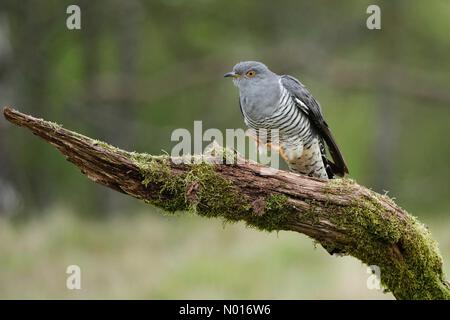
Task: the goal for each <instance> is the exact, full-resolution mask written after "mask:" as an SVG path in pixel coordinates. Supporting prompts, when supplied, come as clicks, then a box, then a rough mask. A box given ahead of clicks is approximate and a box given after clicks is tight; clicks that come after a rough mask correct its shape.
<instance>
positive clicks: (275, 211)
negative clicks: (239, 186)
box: [130, 154, 293, 231]
mask: <svg viewBox="0 0 450 320" xmlns="http://www.w3.org/2000/svg"><path fill="white" fill-rule="evenodd" d="M130 158H131V159H132V160H133V162H134V163H135V164H136V166H137V167H138V168H139V170H140V173H141V175H142V177H143V179H142V184H143V185H145V186H146V187H151V186H153V187H154V188H155V191H156V192H157V194H156V195H154V196H153V197H152V199H150V200H148V202H149V203H151V204H153V205H156V206H158V207H161V208H163V209H164V210H166V211H169V212H175V211H190V212H193V213H195V214H198V215H200V216H203V217H207V218H215V217H221V218H222V219H224V221H225V222H236V221H241V220H243V221H245V222H246V223H247V225H248V226H251V227H255V228H257V229H260V230H266V231H272V230H279V229H280V228H281V226H282V223H283V221H284V220H285V219H287V217H288V216H289V215H290V214H291V212H292V211H293V210H292V209H289V206H288V205H287V198H286V197H285V196H282V195H271V196H268V197H267V198H266V199H264V201H265V209H264V211H263V212H262V213H260V214H257V213H255V212H254V210H253V207H252V206H251V205H250V204H249V202H250V201H249V200H248V198H247V197H246V196H245V195H242V194H240V193H239V192H238V191H237V190H236V189H235V188H234V187H233V186H232V185H231V183H230V182H229V181H228V180H226V179H224V178H223V177H221V176H220V175H219V174H217V173H216V171H215V170H214V165H211V164H208V163H204V162H202V163H193V164H189V170H188V171H186V172H185V173H182V174H178V175H176V174H174V173H173V171H172V169H171V166H170V158H169V157H166V156H162V157H161V156H160V157H153V156H150V155H145V154H130Z"/></svg>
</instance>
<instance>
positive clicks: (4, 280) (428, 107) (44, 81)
mask: <svg viewBox="0 0 450 320" xmlns="http://www.w3.org/2000/svg"><path fill="white" fill-rule="evenodd" d="M69 4H78V5H79V6H80V7H81V12H82V29H81V30H74V31H70V30H68V29H67V28H66V17H67V14H66V8H67V6H68V5H69ZM369 4H378V5H379V6H380V7H381V12H382V30H374V31H371V30H368V29H367V28H366V25H365V24H366V18H367V17H368V15H367V14H366V8H367V6H368V5H369ZM449 30H450V4H449V2H448V1H447V0H431V1H406V0H397V1H392V0H385V1H379V0H377V1H359V0H358V1H357V0H352V1H351V0H347V1H339V2H338V1H333V2H332V1H298V0H287V1H264V0H259V1H237V0H227V1H213V0H164V1H163V0H152V1H143V0H128V1H119V0H109V1H106V0H97V1H88V0H83V1H67V0H64V1H60V0H45V1H35V0H24V1H15V0H2V1H1V3H0V105H1V106H4V105H12V106H14V107H17V108H18V109H20V110H21V111H23V112H28V113H31V114H33V115H36V116H38V117H43V118H46V119H49V120H53V121H56V122H58V123H62V124H64V126H65V127H67V128H70V129H73V130H76V131H78V132H81V133H84V134H87V135H90V136H92V137H95V138H98V139H103V140H105V141H108V142H110V143H111V144H114V145H117V146H119V147H121V148H124V149H129V150H137V151H145V152H149V153H160V152H161V150H167V151H170V150H171V148H172V147H173V145H174V143H172V142H171V141H170V135H171V132H172V131H173V130H174V129H176V128H187V129H192V128H193V121H194V120H202V121H203V128H204V129H206V128H219V129H225V128H243V127H244V123H243V120H242V117H241V114H240V111H239V107H238V103H237V90H236V88H234V87H233V86H232V84H231V83H230V81H228V80H227V79H223V78H222V75H223V73H225V72H227V71H229V70H230V69H231V68H232V66H233V65H234V64H235V63H236V62H238V61H242V60H260V61H263V62H264V63H266V64H267V65H268V66H269V67H270V68H271V69H272V70H274V71H275V72H277V73H287V74H291V75H293V76H295V77H298V78H299V79H300V80H301V81H302V82H303V83H304V84H305V85H306V86H307V87H308V88H309V89H310V91H311V92H312V93H313V95H314V96H315V97H316V99H317V100H318V101H319V102H320V103H321V105H322V107H323V110H324V113H325V116H326V119H327V122H328V123H329V125H330V126H331V128H332V130H333V132H334V135H335V137H336V139H337V141H338V143H339V145H340V147H341V148H342V150H343V153H344V155H345V157H346V159H347V162H348V164H349V168H350V172H351V177H352V178H354V179H356V180H357V181H358V182H359V183H361V184H364V185H366V186H369V187H372V188H374V189H376V190H378V191H383V190H387V191H389V195H390V196H392V197H395V198H396V199H397V200H396V201H397V202H398V203H399V204H400V205H402V206H403V207H405V209H407V210H408V211H409V212H411V213H413V214H415V215H417V216H419V217H420V219H421V220H423V221H424V222H425V223H430V225H433V226H436V227H433V228H432V231H433V232H434V230H435V229H436V230H437V231H438V232H437V233H436V235H437V240H438V241H439V242H440V244H441V249H442V251H443V254H444V258H446V260H447V261H448V259H450V256H449V250H450V249H449V238H448V232H446V231H445V230H446V229H448V222H447V223H442V222H441V221H440V220H442V219H446V221H448V218H447V217H448V215H446V214H448V213H449V210H450V196H449V195H450V194H449V178H450V169H449V165H448V159H449V158H450V144H449V143H448V137H449V133H450V129H449V123H450V90H449V87H450V86H449V85H450V58H449V57H450V36H449ZM55 207H56V208H62V209H50V208H55ZM144 210H145V211H146V212H149V211H150V212H154V211H155V210H154V209H151V208H149V207H148V206H145V205H144V204H141V203H139V202H137V201H136V200H133V199H129V198H128V197H126V196H124V195H121V194H118V193H116V192H114V191H110V190H106V189H105V188H103V187H101V186H98V185H95V184H94V183H91V182H88V181H87V179H86V178H85V177H83V176H82V175H81V174H80V173H79V171H78V170H76V169H75V168H74V167H72V165H71V164H69V163H67V162H66V161H64V160H63V158H62V157H61V155H60V154H59V153H58V152H57V151H56V150H54V149H53V148H51V147H49V146H48V145H46V144H45V143H44V142H41V141H39V140H38V139H36V138H33V137H32V136H31V135H30V134H29V133H28V132H26V131H25V130H19V129H17V128H15V127H13V126H11V125H10V124H8V123H7V122H6V121H5V120H4V119H3V118H2V119H0V215H12V214H13V213H16V215H15V216H16V217H18V218H19V220H20V219H21V218H25V217H26V218H27V219H24V220H26V221H27V222H28V223H26V224H14V223H10V222H11V221H9V220H7V219H1V220H0V243H1V244H0V252H2V253H1V254H0V266H1V270H2V271H1V272H0V297H1V298H12V297H29V298H33V297H44V298H45V297H66V298H67V297H69V298H77V297H82V298H92V297H110V298H117V297H121V298H133V297H135V298H141V297H146V298H169V297H171V298H174V297H175V298H198V297H201V298H208V297H209V298H302V297H303V298H320V297H321V298H333V297H334V298H340V297H353V298H354V297H361V298H385V297H386V296H383V295H381V294H380V293H379V292H372V291H368V290H367V289H366V286H365V279H366V277H367V274H366V273H365V268H364V267H363V266H361V265H360V264H359V263H358V262H356V261H355V260H353V259H350V258H344V259H339V260H330V258H329V257H328V256H327V254H326V253H325V251H323V250H317V251H313V250H311V248H310V247H312V245H311V243H310V241H308V240H305V238H299V237H298V235H296V234H289V233H281V234H280V236H279V238H277V239H276V241H273V240H274V238H275V237H277V235H276V234H270V235H267V234H265V233H257V232H256V231H252V230H244V228H243V227H242V226H239V225H238V226H232V227H227V229H226V230H220V232H218V228H219V227H220V222H214V221H210V220H205V221H203V220H197V219H193V218H192V217H189V218H167V217H159V216H157V215H151V214H132V212H135V211H139V212H142V211H144ZM66 211H70V212H75V213H76V214H75V215H71V214H67V213H66ZM43 212H53V214H50V215H46V216H45V217H42V216H41V213H43ZM80 213H81V215H84V216H86V217H88V218H80V217H79V214H80ZM105 216H108V217H109V219H98V220H97V219H93V220H92V219H91V217H95V218H105ZM437 219H439V220H437ZM205 239H206V241H205ZM300 239H301V240H300ZM72 263H79V264H80V265H81V266H82V267H83V268H85V269H84V270H86V273H85V277H86V278H87V280H88V281H86V290H83V291H82V292H81V293H74V292H70V291H68V290H66V289H65V288H64V287H63V284H64V283H65V276H66V275H65V274H64V272H63V271H62V270H65V267H66V266H67V265H68V264H72ZM447 270H448V264H447ZM55 277H56V278H55ZM24 279H26V281H21V280H24ZM319 279H320V280H319ZM77 294H78V295H77Z"/></svg>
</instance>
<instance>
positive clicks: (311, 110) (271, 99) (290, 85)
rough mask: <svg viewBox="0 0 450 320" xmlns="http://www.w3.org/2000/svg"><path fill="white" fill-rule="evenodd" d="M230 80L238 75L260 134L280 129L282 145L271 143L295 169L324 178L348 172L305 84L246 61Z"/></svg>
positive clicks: (247, 117)
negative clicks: (327, 152)
mask: <svg viewBox="0 0 450 320" xmlns="http://www.w3.org/2000/svg"><path fill="white" fill-rule="evenodd" d="M224 76H225V77H232V78H233V82H234V84H235V85H236V86H237V87H238V88H239V104H240V108H241V112H242V114H243V116H244V121H245V123H246V124H247V126H248V127H250V128H251V129H254V130H255V131H256V133H258V132H259V131H261V129H266V130H267V131H270V130H274V129H276V130H278V145H275V146H274V145H273V144H271V143H270V138H269V141H268V142H269V143H268V144H269V145H270V146H271V147H272V148H277V149H278V151H279V152H280V155H281V156H282V157H283V158H284V160H285V161H286V162H287V164H288V166H289V169H290V170H291V171H293V172H297V173H302V174H305V175H309V176H313V177H318V178H323V179H327V178H330V179H331V178H333V177H335V176H340V177H343V176H344V175H345V174H346V173H348V169H347V165H346V164H345V161H344V158H343V156H342V154H341V152H340V151H339V148H338V146H337V144H336V142H335V140H334V138H333V136H332V134H331V131H330V129H329V127H328V125H327V123H326V122H325V120H324V118H323V114H322V111H321V109H320V105H319V103H318V102H317V101H316V100H315V99H314V98H313V96H312V95H311V94H310V93H309V91H308V90H307V89H306V88H305V86H304V85H303V84H302V83H301V82H300V81H299V80H297V79H295V78H294V77H292V76H289V75H281V76H280V75H277V74H276V73H273V72H272V71H270V70H269V68H267V67H266V66H265V65H264V64H263V63H261V62H256V61H245V62H240V63H238V64H236V65H235V66H234V67H233V71H232V72H228V73H226V74H225V75H224ZM257 139H258V138H257ZM257 141H258V140H257ZM325 144H326V146H327V147H328V151H329V153H330V155H331V158H332V160H329V159H328V158H327V155H326V151H325Z"/></svg>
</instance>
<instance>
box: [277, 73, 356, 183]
mask: <svg viewBox="0 0 450 320" xmlns="http://www.w3.org/2000/svg"><path fill="white" fill-rule="evenodd" d="M281 84H282V85H283V86H284V87H285V88H286V90H288V92H289V93H290V94H291V95H292V97H293V98H294V99H295V102H296V103H297V106H298V107H299V108H300V110H302V111H303V112H304V113H305V114H306V116H307V117H308V118H309V120H310V121H311V123H312V124H313V126H314V127H315V128H316V130H317V132H318V133H319V135H320V137H321V138H322V139H323V140H324V141H325V142H326V144H327V146H328V151H329V152H330V155H331V157H332V158H333V162H331V161H329V160H328V164H329V165H330V167H331V169H332V171H333V173H334V174H335V175H338V176H341V177H343V176H344V175H345V174H346V173H348V168H347V165H346V163H345V160H344V157H343V156H342V153H341V151H340V150H339V147H338V146H337V144H336V141H335V140H334V138H333V135H332V134H331V130H330V128H329V127H328V124H327V123H326V122H325V119H324V118H323V114H322V110H321V109H320V105H319V103H318V102H317V101H316V100H315V99H314V97H313V96H312V95H311V93H309V91H308V89H306V88H305V86H304V85H303V84H302V83H301V82H300V81H298V80H297V79H295V78H294V77H292V76H289V75H284V76H281Z"/></svg>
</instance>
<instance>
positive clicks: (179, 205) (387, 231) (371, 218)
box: [3, 108, 450, 299]
mask: <svg viewBox="0 0 450 320" xmlns="http://www.w3.org/2000/svg"><path fill="white" fill-rule="evenodd" d="M3 112H4V116H5V118H6V119H7V120H8V121H10V122H12V123H14V124H16V125H18V126H22V127H26V128H28V129H29V130H31V131H32V132H33V133H34V134H35V135H37V136H39V137H41V138H42V139H44V140H46V141H47V142H49V143H51V144H52V145H53V146H55V147H56V148H57V149H58V150H59V151H61V153H63V154H64V155H65V156H66V158H67V160H69V161H70V162H72V163H73V164H75V165H76V166H77V167H79V168H80V169H81V172H82V173H84V174H85V175H86V176H87V177H88V178H89V179H91V180H93V181H94V182H97V183H100V184H103V185H105V186H107V187H110V188H112V189H114V190H117V191H119V192H122V193H125V194H128V195H130V196H132V197H135V198H137V199H141V200H144V201H146V202H148V203H151V204H153V205H155V206H158V207H161V208H163V209H164V210H166V211H169V212H175V211H193V212H195V213H196V214H198V215H200V216H203V217H221V218H222V219H224V220H225V221H231V222H234V221H245V222H246V223H247V225H249V226H252V227H255V228H258V229H261V230H267V231H273V230H288V231H296V232H299V233H303V234H305V235H307V236H309V237H311V238H313V239H314V240H315V241H317V242H318V243H320V244H321V245H322V246H323V247H324V248H325V249H326V250H327V251H328V252H330V253H340V254H346V255H351V256H354V257H356V258H358V259H359V260H361V261H362V262H364V263H366V264H367V265H376V266H378V267H379V268H380V270H381V282H382V284H383V286H384V287H385V288H386V290H388V291H391V292H392V294H393V295H394V296H395V297H396V298H397V299H450V288H449V284H448V282H446V280H445V279H444V275H443V271H442V258H441V256H440V254H439V251H438V249H437V245H436V243H435V242H434V241H433V240H432V238H431V236H430V233H429V232H428V230H427V229H426V227H424V226H423V225H422V224H421V223H420V222H419V221H417V220H416V219H415V218H414V217H413V216H411V215H409V214H408V213H407V212H405V211H404V210H403V209H401V208H400V207H399V206H397V205H396V204H395V203H394V202H393V201H392V200H391V199H390V198H388V197H387V196H384V195H380V194H377V193H375V192H373V191H371V190H369V189H367V188H364V187H362V186H360V185H358V184H356V183H355V182H354V181H352V180H350V179H337V180H331V181H324V180H319V179H314V178H309V177H306V176H302V175H297V174H294V173H289V172H285V171H277V172H275V173H273V172H272V174H269V175H268V174H267V171H268V168H267V167H264V166H261V165H259V164H256V163H252V162H249V161H239V162H238V163H237V164H232V165H230V164H224V161H223V160H224V156H225V155H226V152H225V153H217V152H216V153H210V154H208V155H207V156H205V159H206V160H207V161H205V162H201V163H198V162H199V161H197V160H199V157H198V156H197V157H192V159H191V160H195V161H193V162H192V163H186V161H181V162H180V161H179V160H180V159H179V158H177V159H174V158H170V157H168V156H152V155H148V154H141V153H134V152H127V151H124V150H120V149H118V148H115V147H112V146H110V145H108V144H106V143H104V142H100V141H97V140H94V139H91V138H89V137H86V136H83V135H80V134H78V133H76V132H73V131H69V130H67V129H64V128H62V127H61V126H60V125H57V124H55V123H52V122H48V121H44V120H42V119H37V118H34V117H32V116H29V115H26V114H23V113H20V112H18V111H16V110H14V109H11V108H5V109H4V111H3ZM184 160H186V159H184Z"/></svg>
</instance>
